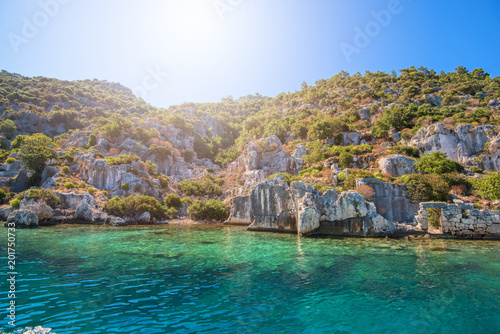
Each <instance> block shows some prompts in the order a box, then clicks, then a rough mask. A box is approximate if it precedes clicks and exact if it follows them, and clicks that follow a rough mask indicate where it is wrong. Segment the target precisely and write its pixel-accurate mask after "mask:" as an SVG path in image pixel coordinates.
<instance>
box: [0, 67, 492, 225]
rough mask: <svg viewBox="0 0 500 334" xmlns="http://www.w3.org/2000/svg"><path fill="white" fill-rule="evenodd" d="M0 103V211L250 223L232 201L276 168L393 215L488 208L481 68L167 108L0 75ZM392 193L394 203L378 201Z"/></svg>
mask: <svg viewBox="0 0 500 334" xmlns="http://www.w3.org/2000/svg"><path fill="white" fill-rule="evenodd" d="M0 112H2V115H1V122H0V131H1V132H2V137H1V149H2V151H1V153H2V154H1V155H0V158H1V159H2V163H3V165H2V166H1V168H0V177H1V178H0V183H1V184H0V186H2V187H3V188H2V189H3V191H2V192H1V193H0V197H1V199H2V200H3V201H4V202H5V203H8V202H10V203H11V205H10V206H11V207H12V208H7V207H4V208H3V209H2V210H3V211H2V212H1V215H2V216H3V218H4V219H6V218H7V217H8V216H9V215H10V214H15V212H14V213H13V211H12V210H13V209H17V208H19V207H20V208H21V209H23V207H24V208H31V211H33V212H35V215H36V216H37V220H39V221H43V220H46V221H52V222H65V221H86V222H88V221H90V222H93V223H113V224H122V223H137V222H142V223H151V222H155V221H158V222H159V221H162V220H165V219H173V218H176V217H183V216H187V215H189V216H190V217H191V218H194V219H216V220H224V219H226V218H227V216H228V214H229V212H228V208H227V207H226V205H228V206H229V207H232V213H231V217H232V221H233V222H240V223H245V224H249V223H250V222H251V217H250V216H251V215H250V214H249V213H248V210H247V209H246V211H245V213H241V212H240V213H238V210H240V209H241V208H244V207H248V205H249V204H248V203H249V202H248V201H250V197H251V196H248V195H249V194H250V193H252V191H253V190H255V189H256V187H258V186H259V185H260V184H261V183H262V181H264V180H265V179H267V178H270V177H271V178H272V175H273V174H276V173H279V174H281V175H282V177H281V178H283V179H284V180H285V181H287V182H288V183H290V182H293V181H303V182H304V184H306V185H308V186H309V185H311V186H313V187H314V189H315V190H313V191H318V196H319V195H321V194H324V193H325V192H327V190H329V189H331V190H332V191H334V192H335V193H336V194H338V196H342V194H343V193H346V194H347V193H349V190H356V192H357V193H358V194H361V195H362V196H363V197H364V199H365V200H366V201H367V203H371V202H372V201H373V203H374V205H375V207H376V210H377V212H378V214H381V215H382V216H383V217H384V219H388V220H390V221H394V222H401V223H403V222H410V221H411V220H412V219H411V215H415V214H416V213H417V212H416V211H417V210H418V203H419V202H423V201H424V202H425V201H443V202H449V203H453V202H455V203H465V204H467V203H470V204H472V205H474V206H475V207H476V208H481V209H494V208H497V207H498V206H499V203H497V202H495V201H497V200H499V199H500V194H499V193H498V186H499V185H500V184H499V181H500V178H499V174H498V172H499V171H500V163H499V162H498V156H499V155H500V149H499V147H500V136H499V135H498V134H499V133H500V127H499V125H500V123H499V122H500V77H495V78H491V77H490V75H489V74H487V73H486V72H485V71H484V70H483V69H475V70H473V71H468V70H467V69H466V68H464V67H459V68H457V69H456V71H455V72H452V73H444V72H441V73H439V74H438V73H437V72H436V71H434V70H430V69H427V68H424V67H420V68H418V69H416V68H415V67H411V68H407V69H403V70H401V71H400V73H399V75H398V74H397V73H396V72H394V71H393V72H392V73H390V74H388V73H384V72H380V71H379V72H375V73H372V72H366V73H365V74H364V75H361V74H359V73H356V74H354V75H349V74H348V73H346V72H341V73H339V74H336V75H334V76H333V77H331V78H329V79H321V80H318V81H316V83H315V84H314V85H310V86H309V85H308V84H307V83H305V82H304V83H303V84H302V89H301V90H300V91H297V92H293V93H290V92H288V93H281V94H279V95H278V96H276V97H274V98H270V97H265V96H261V95H260V94H255V95H248V96H244V97H240V98H239V99H233V98H232V97H231V96H229V97H226V98H223V99H222V100H221V102H219V103H202V104H200V103H185V104H182V105H179V106H171V107H169V108H167V109H163V108H157V107H154V106H151V105H149V104H147V103H145V102H144V101H143V100H142V99H139V98H137V97H135V96H134V95H133V94H132V92H131V90H130V89H128V88H126V87H123V86H121V85H120V84H117V83H109V82H106V81H99V80H95V79H94V80H83V81H61V80H57V79H49V78H45V77H35V78H29V77H24V76H21V75H18V74H13V73H8V72H6V71H2V72H1V73H0ZM439 152H441V153H442V154H441V153H439ZM372 179H373V180H378V181H380V182H382V183H383V185H382V186H380V187H381V188H380V187H379V188H380V189H379V188H377V187H378V186H376V185H374V184H373V182H375V181H369V180H372ZM363 180H365V181H363ZM366 180H368V181H366ZM403 185H404V187H405V188H404V195H397V196H396V195H395V194H396V192H395V190H391V191H392V192H390V191H389V192H388V190H387V189H389V188H390V187H393V188H391V189H396V188H397V187H403ZM30 187H35V188H37V189H46V190H30V191H28V192H25V191H26V190H27V189H28V188H30ZM382 188H384V189H385V190H381V189H382ZM398 189H399V188H398ZM308 191H309V192H310V190H308ZM398 191H399V190H398ZM382 192H385V193H384V194H382ZM54 194H55V195H54ZM54 196H55V197H54ZM235 196H239V197H236V198H237V199H236V201H235V199H234V198H235ZM315 196H316V195H315ZM346 196H347V195H346ZM391 196H392V197H391ZM313 197H314V196H313ZM396 197H397V198H401V197H403V198H405V199H407V202H405V204H404V205H403V204H402V205H399V206H398V208H395V207H394V205H393V204H384V201H382V198H386V199H387V198H389V199H390V198H396ZM50 198H53V201H52V202H50V200H49V199H50ZM241 198H246V199H241ZM197 200H198V201H197ZM239 201H243V202H245V201H247V202H245V203H246V204H244V203H243V202H242V203H240V202H239ZM398 201H399V199H398ZM49 202H50V203H49ZM41 203H43V204H41ZM82 203H83V204H82ZM191 203H193V204H191ZM234 203H240V204H241V208H238V205H235V204H234ZM318 210H319V209H318ZM19 211H21V210H19ZM42 211H44V212H45V213H44V214H45V215H44V214H42V213H40V212H42ZM240 211H241V210H240ZM402 211H409V212H410V213H411V215H404V214H403V213H402ZM388 212H391V213H390V214H389V213H388ZM254 214H255V212H254ZM32 218H33V219H34V217H32ZM230 220H231V219H230Z"/></svg>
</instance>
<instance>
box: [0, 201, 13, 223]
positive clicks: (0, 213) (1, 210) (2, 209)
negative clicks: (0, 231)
mask: <svg viewBox="0 0 500 334" xmlns="http://www.w3.org/2000/svg"><path fill="white" fill-rule="evenodd" d="M12 211H14V209H13V208H11V207H10V205H2V206H0V220H6V219H7V217H9V215H10V213H11V212H12Z"/></svg>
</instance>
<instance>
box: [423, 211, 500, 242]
mask: <svg viewBox="0 0 500 334" xmlns="http://www.w3.org/2000/svg"><path fill="white" fill-rule="evenodd" d="M429 209H431V210H438V211H437V214H436V213H434V214H429V212H428V210H429ZM415 220H416V222H417V223H418V224H419V226H420V228H421V229H422V230H428V231H429V232H431V233H434V234H449V235H456V236H463V237H480V238H482V237H500V211H494V210H479V209H474V206H473V205H472V204H447V203H435V202H423V203H420V210H419V211H418V215H417V216H416V217H415ZM433 225H434V226H433Z"/></svg>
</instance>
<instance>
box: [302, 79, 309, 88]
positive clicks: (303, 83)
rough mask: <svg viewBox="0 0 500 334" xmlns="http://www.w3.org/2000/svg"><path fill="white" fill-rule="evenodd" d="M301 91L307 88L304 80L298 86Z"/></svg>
mask: <svg viewBox="0 0 500 334" xmlns="http://www.w3.org/2000/svg"><path fill="white" fill-rule="evenodd" d="M300 86H301V88H302V89H306V88H307V87H308V86H307V82H306V81H305V80H304V81H302V84H301V85H300Z"/></svg>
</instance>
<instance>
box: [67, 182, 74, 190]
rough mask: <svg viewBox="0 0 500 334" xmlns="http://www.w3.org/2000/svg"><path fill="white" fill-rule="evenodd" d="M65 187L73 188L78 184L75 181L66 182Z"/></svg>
mask: <svg viewBox="0 0 500 334" xmlns="http://www.w3.org/2000/svg"><path fill="white" fill-rule="evenodd" d="M64 187H65V188H66V189H73V188H76V185H75V184H74V183H73V182H66V183H65V184H64Z"/></svg>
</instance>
